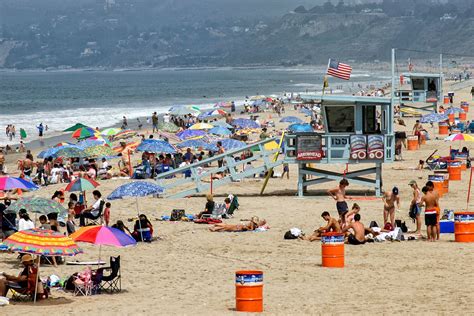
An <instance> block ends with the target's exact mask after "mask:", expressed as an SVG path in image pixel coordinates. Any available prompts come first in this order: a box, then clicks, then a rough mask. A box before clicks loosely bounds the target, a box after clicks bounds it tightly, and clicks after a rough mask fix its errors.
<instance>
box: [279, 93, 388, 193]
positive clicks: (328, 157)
mask: <svg viewBox="0 0 474 316" xmlns="http://www.w3.org/2000/svg"><path fill="white" fill-rule="evenodd" d="M301 98H302V99H303V100H313V101H315V102H317V103H320V104H321V114H322V116H323V119H324V132H321V133H319V132H314V133H295V134H288V135H286V137H285V161H286V162H288V163H296V164H297V165H298V195H299V196H300V197H302V196H304V193H305V192H306V189H307V187H309V186H311V185H316V184H323V183H326V182H329V181H339V180H341V179H342V178H346V179H348V180H349V182H350V183H352V184H359V185H364V186H368V187H371V188H374V189H375V193H376V195H377V196H380V195H381V193H382V164H383V163H384V162H393V160H394V157H395V137H394V127H393V116H394V113H393V107H392V102H391V99H390V98H379V97H365V96H343V95H324V96H315V95H302V96H301ZM328 164H351V165H365V166H367V165H374V166H373V167H370V168H364V169H359V170H356V171H350V172H340V173H338V172H334V171H329V170H325V168H324V167H323V166H325V165H328ZM370 175H373V176H375V179H373V178H367V177H366V176H370ZM308 176H312V178H311V179H308Z"/></svg>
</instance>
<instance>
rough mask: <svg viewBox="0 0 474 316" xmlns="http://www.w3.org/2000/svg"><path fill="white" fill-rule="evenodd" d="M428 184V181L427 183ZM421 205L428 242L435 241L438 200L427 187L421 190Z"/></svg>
mask: <svg viewBox="0 0 474 316" xmlns="http://www.w3.org/2000/svg"><path fill="white" fill-rule="evenodd" d="M428 182H430V181H428ZM422 191H423V193H424V195H423V197H422V198H421V203H422V204H424V205H425V224H426V235H427V237H428V241H435V240H436V236H437V235H438V232H437V231H438V225H437V224H438V223H437V220H436V209H437V208H438V198H437V196H436V193H435V192H433V191H430V190H429V187H428V186H425V187H424V188H423V190H422Z"/></svg>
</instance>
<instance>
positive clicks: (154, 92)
mask: <svg viewBox="0 0 474 316" xmlns="http://www.w3.org/2000/svg"><path fill="white" fill-rule="evenodd" d="M323 72H324V69H322V68H312V67H295V68H199V69H160V70H141V71H139V70H136V71H135V70H133V71H128V70H122V71H58V72H47V71H38V72H34V71H28V72H0V128H2V131H1V132H0V145H5V144H7V143H18V142H19V138H18V137H19V130H20V128H23V129H25V130H26V132H27V133H28V138H27V141H31V140H34V139H36V138H37V137H36V136H37V129H36V126H37V125H39V123H41V122H42V123H43V124H44V125H48V131H47V132H46V135H45V136H48V134H49V135H51V134H53V133H57V132H60V131H62V130H63V129H65V128H67V127H69V126H71V125H73V124H75V123H78V122H81V123H84V124H87V125H89V126H92V127H96V126H97V127H100V128H104V127H107V126H110V125H112V124H115V123H117V122H118V121H119V120H121V118H122V116H123V115H125V116H127V118H129V119H133V118H137V117H143V116H150V115H151V113H152V112H154V111H157V112H158V113H163V112H166V111H167V110H168V109H169V108H170V106H172V105H176V104H193V105H198V106H201V107H203V108H205V107H212V106H213V104H215V103H216V102H218V101H236V102H239V101H243V100H245V98H246V96H252V95H257V94H264V95H270V94H281V93H283V92H305V91H316V90H320V89H321V85H322V78H323V75H324V74H323ZM386 76H387V74H386V73H370V72H362V71H361V72H357V71H355V72H354V76H353V79H352V80H351V81H348V82H343V81H341V80H338V79H330V86H331V87H333V86H334V88H336V85H337V86H343V89H344V90H345V91H347V92H353V91H357V85H358V84H363V85H364V86H365V85H367V84H369V83H373V84H380V83H385V82H386V81H387V80H386V79H384V78H386ZM7 124H13V125H15V127H16V130H17V138H16V139H14V140H13V141H11V142H10V141H9V140H8V139H7V137H6V135H5V132H4V130H5V129H4V128H5V127H6V125H7Z"/></svg>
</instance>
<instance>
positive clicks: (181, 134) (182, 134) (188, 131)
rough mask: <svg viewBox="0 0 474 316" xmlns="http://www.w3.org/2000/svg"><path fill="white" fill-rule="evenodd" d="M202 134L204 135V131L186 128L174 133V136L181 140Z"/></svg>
mask: <svg viewBox="0 0 474 316" xmlns="http://www.w3.org/2000/svg"><path fill="white" fill-rule="evenodd" d="M204 135H206V132H205V131H203V130H198V129H186V130H184V131H182V132H179V133H177V134H176V136H178V137H179V138H180V139H182V140H184V139H188V138H193V137H198V136H204Z"/></svg>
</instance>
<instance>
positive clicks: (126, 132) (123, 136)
mask: <svg viewBox="0 0 474 316" xmlns="http://www.w3.org/2000/svg"><path fill="white" fill-rule="evenodd" d="M137 133H138V132H137V131H132V130H124V131H122V132H120V133H118V134H116V135H115V136H114V138H113V139H114V140H119V139H127V138H132V137H134V136H136V135H137Z"/></svg>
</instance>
